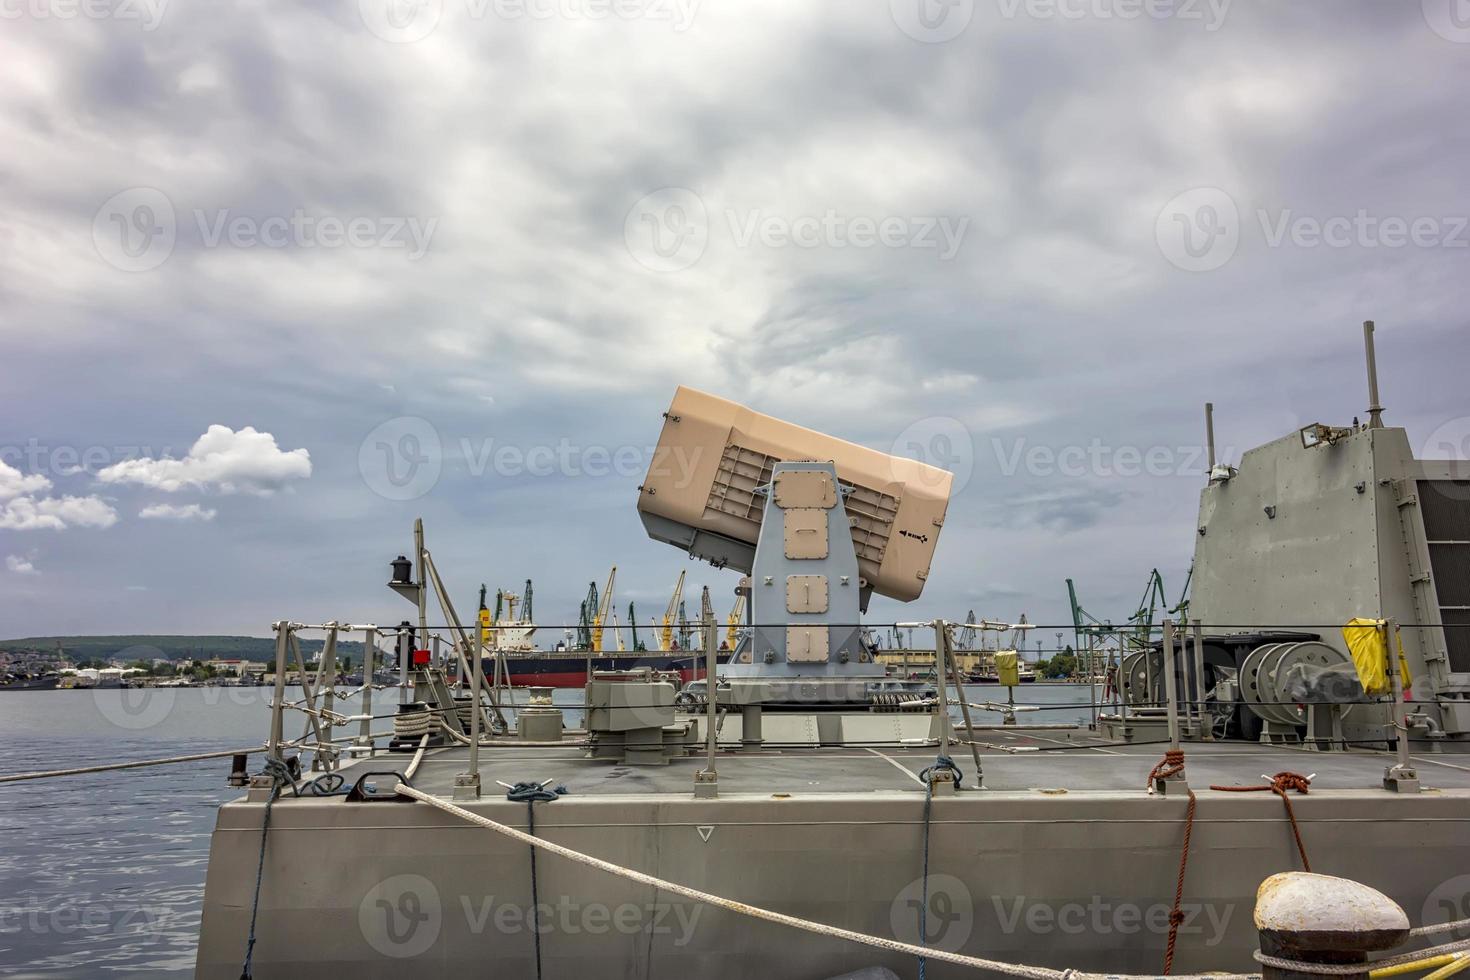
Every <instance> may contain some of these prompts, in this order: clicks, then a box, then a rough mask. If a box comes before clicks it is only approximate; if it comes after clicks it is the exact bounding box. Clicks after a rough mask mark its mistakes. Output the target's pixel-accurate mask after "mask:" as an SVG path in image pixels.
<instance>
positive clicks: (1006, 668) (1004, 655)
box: [995, 650, 1021, 687]
mask: <svg viewBox="0 0 1470 980" xmlns="http://www.w3.org/2000/svg"><path fill="white" fill-rule="evenodd" d="M995 672H996V674H997V675H999V680H1000V682H1001V684H1003V685H1005V686H1006V687H1015V686H1017V685H1018V684H1020V683H1021V664H1020V658H1019V657H1017V655H1016V651H1014V650H997V651H996V652H995Z"/></svg>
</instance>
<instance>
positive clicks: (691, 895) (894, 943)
mask: <svg viewBox="0 0 1470 980" xmlns="http://www.w3.org/2000/svg"><path fill="white" fill-rule="evenodd" d="M395 789H396V792H397V793H399V794H400V795H402V796H407V797H409V798H410V799H414V800H418V801H419V802H420V803H427V804H428V805H429V806H432V807H434V808H435V809H438V810H443V811H444V812H445V813H448V814H451V815H453V816H456V817H459V818H460V819H461V820H465V821H467V822H469V823H472V824H475V825H476V826H479V827H484V828H485V829H486V830H493V831H495V832H496V833H498V834H501V835H503V836H505V837H509V838H510V839H512V840H516V841H519V842H521V843H522V844H527V845H529V846H531V847H537V848H541V849H543V850H546V851H550V852H551V853H553V854H557V855H560V856H561V857H564V858H566V859H567V860H569V861H575V862H576V863H578V864H583V865H586V866H587V867H590V868H596V869H598V870H599V871H605V872H607V873H608V874H611V875H616V876H618V877H620V878H626V879H628V880H629V881H635V882H637V883H639V884H642V885H648V886H650V887H652V888H657V889H660V890H662V891H667V892H672V893H673V894H675V895H679V896H682V897H684V898H687V899H689V900H691V901H695V902H702V903H704V904H706V905H713V906H715V907H716V908H722V909H725V910H726V911H729V912H736V913H738V914H740V915H746V916H750V917H751V918H755V919H761V920H763V921H765V922H771V923H775V924H776V925H784V926H789V927H791V928H793V929H800V930H802V931H804V932H810V933H814V934H816V935H819V936H827V937H830V938H834V939H844V940H847V941H848V942H854V943H859V944H861V945H864V946H871V947H873V948H875V949H883V950H887V951H888V952H890V953H900V954H903V955H906V956H914V957H920V956H922V957H926V958H927V959H931V960H940V961H942V962H945V963H953V964H955V965H956V966H965V967H971V968H973V969H977V970H994V971H996V972H997V973H1004V974H1007V975H1009V976H1013V977H1023V978H1025V980H1146V978H1144V977H1137V976H1130V975H1128V974H1118V973H1085V972H1082V971H1080V970H1053V969H1048V968H1046V967H1040V966H1028V965H1026V964H1024V963H1006V962H1004V961H1001V960H991V959H985V958H983V957H979V956H966V955H964V954H962V953H951V952H949V951H947V950H944V949H939V948H937V947H929V946H916V945H914V944H912V943H904V942H899V941H898V940H896V939H886V938H884V937H882V936H870V935H868V934H867V933H862V932H854V931H853V930H851V929H841V928H838V927H837V926H831V925H826V924H824V923H821V922H813V921H811V920H810V919H802V918H798V917H796V916H794V915H786V914H785V913H783V912H773V911H771V910H770V909H763V908H760V907H758V906H755V905H747V904H745V903H744V902H737V901H734V900H733V899H729V898H723V897H721V896H719V895H712V894H710V893H709V892H703V891H700V890H698V889H696V888H690V887H689V886H688V885H680V884H678V883H676V882H672V881H667V880H665V879H663V878H657V877H655V876H653V875H650V874H645V873H644V872H642V871H635V870H633V869H632V868H625V867H623V866H622V865H618V864H613V863H612V862H611V861H604V860H602V859H601V858H595V857H592V856H591V855H589V854H583V853H582V852H581V851H574V850H572V849H571V848H569V847H564V846H562V845H561V844H557V843H554V842H552V841H549V840H547V839H545V838H544V837H533V836H532V835H530V834H527V833H525V832H523V831H520V830H517V829H515V828H514V827H509V826H506V825H505V824H503V823H498V822H496V821H494V820H491V819H490V818H489V817H482V816H480V815H479V814H477V813H472V812H471V811H469V810H466V809H464V808H463V807H459V806H455V805H454V804H453V803H450V802H448V801H447V800H441V799H439V798H438V797H435V796H431V795H430V794H428V793H424V792H421V791H420V790H417V789H414V788H413V787H412V786H406V785H404V784H403V783H399V784H398V786H397V787H396V788H395ZM1259 977H1260V974H1255V973H1225V972H1221V973H1197V974H1189V975H1187V976H1185V977H1182V978H1179V980H1259ZM1147 980H1152V975H1149V977H1148V978H1147Z"/></svg>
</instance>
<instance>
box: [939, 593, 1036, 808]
mask: <svg viewBox="0 0 1470 980" xmlns="http://www.w3.org/2000/svg"><path fill="white" fill-rule="evenodd" d="M941 644H942V645H943V646H944V653H945V660H947V661H949V674H950V677H951V678H953V680H954V692H955V697H957V698H959V699H960V714H961V715H963V716H964V719H965V736H966V737H967V738H968V739H969V742H970V757H971V758H972V759H974V760H975V788H976V789H979V788H981V787H982V786H983V785H984V777H985V773H984V772H983V771H982V768H981V765H980V746H979V745H977V744H976V743H975V726H974V724H972V723H971V721H970V699H969V698H967V697H966V696H965V689H964V686H963V685H961V684H960V668H959V664H958V663H956V662H955V658H954V657H953V655H952V654H953V653H954V651H953V650H951V649H950V647H949V624H948V623H946V622H945V621H944V620H942V619H936V620H935V621H934V648H935V650H936V656H937V655H938V654H937V651H938V649H939V646H940V645H941ZM1020 657H1021V653H1020V651H1019V650H1018V651H1016V659H1017V660H1018V661H1019V660H1020ZM999 669H1000V668H999V667H997V668H996V670H997V672H998V671H999ZM1009 690H1010V695H1011V698H1012V699H1014V698H1015V693H1016V689H1015V688H1014V687H1013V688H1010V689H1009ZM946 714H947V712H946ZM1012 717H1014V716H1012Z"/></svg>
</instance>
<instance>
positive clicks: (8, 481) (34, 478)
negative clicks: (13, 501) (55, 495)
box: [0, 460, 51, 500]
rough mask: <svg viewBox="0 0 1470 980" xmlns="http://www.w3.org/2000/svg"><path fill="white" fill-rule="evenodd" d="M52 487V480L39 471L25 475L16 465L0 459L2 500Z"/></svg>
mask: <svg viewBox="0 0 1470 980" xmlns="http://www.w3.org/2000/svg"><path fill="white" fill-rule="evenodd" d="M49 489H51V481H50V480H48V479H46V478H45V477H44V476H42V475H41V474H39V473H35V474H32V475H31V476H25V475H24V474H22V473H21V471H20V470H18V469H16V468H15V467H14V466H11V465H10V464H8V463H6V462H5V461H4V460H0V500H9V499H10V498H11V497H19V496H22V495H29V494H33V493H39V492H41V491H42V490H49Z"/></svg>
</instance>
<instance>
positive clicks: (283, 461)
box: [97, 425, 311, 496]
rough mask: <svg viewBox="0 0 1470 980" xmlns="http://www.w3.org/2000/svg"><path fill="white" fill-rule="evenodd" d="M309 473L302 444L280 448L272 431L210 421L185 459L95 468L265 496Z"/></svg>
mask: <svg viewBox="0 0 1470 980" xmlns="http://www.w3.org/2000/svg"><path fill="white" fill-rule="evenodd" d="M309 476H311V455H310V454H309V453H308V452H307V451H306V450H305V449H293V450H291V451H290V452H283V451H282V450H281V448H280V447H279V446H277V445H276V437H275V436H273V435H271V434H270V433H269V432H257V431H256V430H255V429H253V428H251V427H250V426H248V425H247V426H245V427H244V428H242V429H241V430H240V431H238V432H236V431H235V430H233V429H231V428H230V427H229V426H227V425H211V426H210V427H209V429H208V430H207V431H206V432H205V433H204V435H202V436H200V437H199V438H198V440H197V441H195V443H194V445H193V446H191V447H190V448H189V454H188V455H187V456H185V457H184V458H183V459H174V458H172V457H169V456H164V457H162V458H160V459H128V460H123V461H122V462H120V463H115V464H113V465H112V466H109V467H106V468H105V469H103V470H101V471H100V472H98V474H97V478H98V479H99V480H101V481H102V482H103V483H136V484H140V485H142V486H145V487H153V488H155V489H157V490H162V491H164V492H165V493H175V492H177V491H179V490H184V489H186V488H193V489H199V490H218V491H219V492H220V493H253V494H258V495H261V496H269V495H270V494H272V493H275V492H276V491H277V490H280V489H282V488H283V487H285V486H286V485H287V484H288V483H289V482H290V481H291V480H304V479H306V478H307V477H309Z"/></svg>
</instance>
